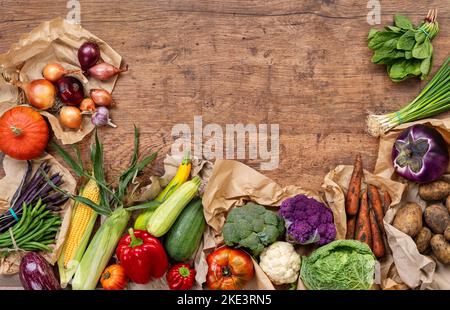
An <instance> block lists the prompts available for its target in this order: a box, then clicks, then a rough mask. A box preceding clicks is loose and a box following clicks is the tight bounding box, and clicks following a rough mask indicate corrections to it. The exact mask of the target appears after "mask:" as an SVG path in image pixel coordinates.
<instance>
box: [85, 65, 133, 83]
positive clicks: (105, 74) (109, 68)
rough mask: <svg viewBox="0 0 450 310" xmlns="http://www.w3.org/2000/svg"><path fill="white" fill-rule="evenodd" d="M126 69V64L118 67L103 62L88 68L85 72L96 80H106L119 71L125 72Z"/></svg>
mask: <svg viewBox="0 0 450 310" xmlns="http://www.w3.org/2000/svg"><path fill="white" fill-rule="evenodd" d="M127 70H128V65H125V67H123V68H120V69H119V68H116V67H114V66H113V65H111V64H109V63H106V62H103V63H100V64H97V65H95V66H93V67H91V68H89V70H88V71H87V72H88V74H89V75H90V76H92V77H93V78H95V79H97V80H100V81H106V80H109V79H110V78H112V77H113V76H115V75H117V74H119V73H120V72H125V71H127Z"/></svg>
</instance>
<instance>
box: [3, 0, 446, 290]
mask: <svg viewBox="0 0 450 310" xmlns="http://www.w3.org/2000/svg"><path fill="white" fill-rule="evenodd" d="M367 2H368V1H361V0H359V1H357V0H339V1H337V0H301V1H298V0H259V1H256V0H251V1H244V0H226V1H224V0H199V1H193V0H191V1H186V0H163V1H144V0H141V1H136V0H130V1H121V0H109V1H97V0H96V1H93V0H81V1H80V5H81V24H82V25H83V26H84V27H85V28H86V29H88V30H89V31H91V32H92V33H94V34H96V35H97V36H99V37H100V38H102V39H104V40H105V41H107V42H108V43H109V44H110V45H111V46H112V47H113V48H114V49H115V50H116V51H117V52H119V53H120V54H121V55H122V56H123V57H124V61H125V62H126V63H128V64H129V66H130V70H129V72H128V73H126V74H123V75H122V76H121V78H120V79H119V81H118V83H117V85H116V88H115V90H114V97H115V98H116V101H117V102H118V105H117V109H115V110H113V111H112V118H113V120H114V122H115V123H116V124H117V125H118V126H119V127H118V128H117V129H109V128H108V129H102V131H101V136H102V138H103V141H104V144H105V156H106V169H107V173H108V177H109V178H110V179H111V178H113V177H115V176H117V175H118V173H119V172H120V171H121V170H122V169H123V168H125V167H126V165H127V164H128V161H129V152H130V148H131V147H132V135H133V134H132V124H133V123H135V124H137V126H138V127H139V128H140V129H141V132H142V135H141V146H142V148H143V149H144V148H151V149H153V150H157V151H159V154H160V156H159V160H158V162H157V164H156V165H155V167H154V168H153V171H149V172H148V173H155V172H156V173H162V172H163V171H162V158H163V157H164V155H165V153H166V152H167V151H168V150H169V149H170V146H171V144H172V143H173V141H174V139H173V137H172V136H171V129H172V126H173V125H174V124H177V123H186V124H188V125H189V126H190V127H191V128H192V127H193V120H194V119H193V117H194V115H201V116H202V117H203V123H204V124H208V123H217V124H219V125H221V126H223V128H225V124H227V123H243V124H248V123H255V124H260V123H266V124H267V123H268V124H271V123H276V124H279V125H280V165H279V168H278V169H276V170H273V171H264V172H263V173H264V174H266V175H267V176H269V177H271V178H273V179H274V180H276V181H277V182H279V183H280V184H282V185H288V184H295V185H300V186H304V187H309V188H313V189H319V187H320V185H321V183H322V180H323V177H324V175H325V174H326V173H327V172H328V171H329V170H330V169H332V168H333V167H335V166H336V165H338V164H352V162H353V158H354V156H355V155H356V154H357V153H362V155H363V161H364V163H365V166H366V167H367V168H368V169H372V168H373V166H374V163H375V159H376V156H377V145H378V141H377V139H374V138H372V137H370V136H369V135H368V134H367V133H366V123H365V119H366V116H367V114H368V112H369V111H372V112H386V111H390V110H394V109H395V110H396V109H398V108H399V107H401V106H403V105H404V104H405V103H407V102H409V101H410V100H411V99H413V98H414V97H416V96H417V94H418V93H419V91H420V89H421V88H422V87H423V85H424V82H420V81H418V80H409V81H406V82H403V83H401V84H394V83H392V82H391V81H390V80H389V79H388V77H387V74H386V71H385V68H384V67H383V66H378V65H374V64H372V63H371V62H370V57H371V52H370V51H369V50H368V48H367V41H366V37H367V33H368V31H369V29H370V27H371V26H370V25H369V24H368V23H367V20H366V16H367V14H368V12H369V9H368V8H367V7H366V5H367ZM66 4H67V1H53V0H51V1H50V0H40V1H24V0H17V1H12V0H8V1H2V0H0V12H1V13H2V20H1V21H0V53H4V52H6V51H7V50H8V49H9V47H10V46H11V44H13V43H14V42H16V41H17V40H18V39H19V37H20V36H21V35H22V34H25V33H28V32H29V31H31V30H32V29H33V28H34V27H36V26H37V25H38V24H40V23H41V22H43V21H46V20H50V19H53V18H55V17H65V16H66V15H67V13H68V9H67V8H66ZM449 4H450V1H449V0H439V1H438V0H436V1H430V0H428V1H412V0H396V1H381V14H382V15H381V24H382V25H385V24H387V23H390V22H391V21H392V18H393V14H394V13H396V12H400V13H403V14H405V15H407V16H409V17H411V18H412V20H413V21H414V22H415V23H418V22H419V21H420V20H422V19H423V17H424V16H425V15H426V13H427V11H428V9H431V8H437V9H438V10H439V17H438V19H439V22H440V26H441V33H440V34H439V36H438V37H437V38H436V39H435V40H434V41H433V45H434V47H435V62H434V70H436V68H437V67H438V66H439V65H440V64H441V63H442V62H443V60H444V59H445V58H446V57H447V56H448V51H449V50H450V23H449V17H450V5H449ZM378 27H380V26H378ZM89 143H90V139H87V140H86V141H84V143H83V146H84V147H83V149H84V154H85V155H86V156H87V148H86V146H87V145H88V144H89ZM245 162H246V163H248V164H250V165H251V166H253V167H255V168H258V167H259V162H258V161H245ZM0 281H1V282H5V280H1V279H0ZM6 282H7V281H6Z"/></svg>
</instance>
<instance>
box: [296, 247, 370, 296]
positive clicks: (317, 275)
mask: <svg viewBox="0 0 450 310" xmlns="http://www.w3.org/2000/svg"><path fill="white" fill-rule="evenodd" d="M375 262H376V259H375V256H374V255H373V254H372V251H371V250H370V248H369V247H368V246H367V245H366V244H365V243H362V242H359V241H356V240H336V241H333V242H331V243H329V244H327V245H325V246H323V247H320V248H318V249H317V250H315V251H314V252H313V253H312V254H311V255H310V256H309V257H306V258H304V259H303V260H302V268H301V271H300V277H301V279H302V281H303V283H304V284H305V286H306V287H307V288H308V289H310V290H368V289H370V287H371V286H372V283H373V279H374V275H375Z"/></svg>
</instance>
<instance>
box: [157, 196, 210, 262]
mask: <svg viewBox="0 0 450 310" xmlns="http://www.w3.org/2000/svg"><path fill="white" fill-rule="evenodd" d="M205 225H206V221H205V217H204V216H203V206H202V200H201V199H200V198H198V199H194V200H192V201H191V202H190V203H189V204H188V205H187V206H186V208H184V210H183V212H182V213H181V214H180V216H179V217H178V219H177V221H176V222H175V224H174V225H173V226H172V228H171V229H170V230H169V232H168V234H167V237H166V242H165V246H166V251H167V254H168V255H169V256H170V257H171V258H172V259H173V260H175V261H177V262H184V261H187V260H188V259H189V258H190V257H191V256H192V254H194V253H195V251H196V250H197V248H198V246H199V244H200V240H201V239H202V235H203V231H204V230H205Z"/></svg>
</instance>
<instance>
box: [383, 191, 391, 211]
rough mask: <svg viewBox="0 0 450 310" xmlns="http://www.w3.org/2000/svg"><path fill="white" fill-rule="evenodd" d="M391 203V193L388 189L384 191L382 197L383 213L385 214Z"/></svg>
mask: <svg viewBox="0 0 450 310" xmlns="http://www.w3.org/2000/svg"><path fill="white" fill-rule="evenodd" d="M391 203H392V199H391V195H389V192H388V191H384V197H383V208H384V214H386V212H387V210H388V209H389V207H390V206H391Z"/></svg>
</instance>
